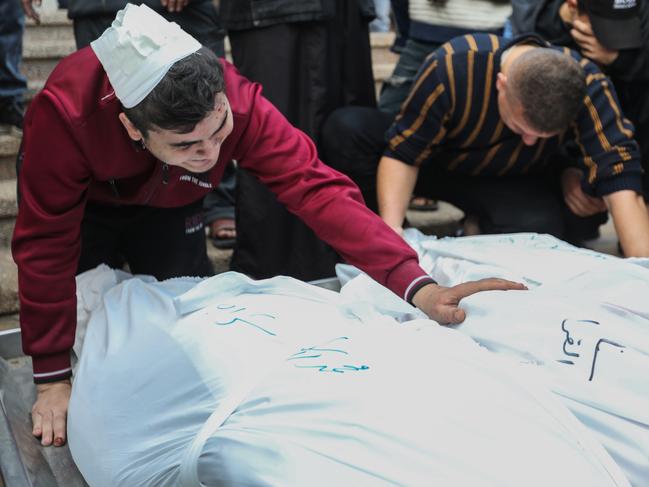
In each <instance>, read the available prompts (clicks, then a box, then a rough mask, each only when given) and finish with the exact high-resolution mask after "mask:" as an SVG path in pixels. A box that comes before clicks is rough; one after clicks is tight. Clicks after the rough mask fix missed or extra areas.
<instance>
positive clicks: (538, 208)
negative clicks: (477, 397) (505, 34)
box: [324, 34, 649, 256]
mask: <svg viewBox="0 0 649 487" xmlns="http://www.w3.org/2000/svg"><path fill="white" fill-rule="evenodd" d="M385 129H387V132H385ZM384 134H385V138H384ZM324 137H325V152H326V160H328V161H330V163H335V164H336V167H337V168H338V169H340V170H342V171H343V172H346V173H347V174H349V175H350V176H351V177H352V178H353V179H354V180H355V181H356V182H357V184H359V186H360V187H361V190H363V193H364V195H365V197H366V201H367V203H368V206H370V207H373V209H378V211H379V213H380V215H381V216H382V217H383V219H384V220H385V221H386V222H387V223H388V224H389V225H390V226H391V227H392V228H394V229H395V230H396V231H398V232H401V230H402V229H401V226H402V222H403V219H404V216H405V213H406V208H407V205H408V201H409V198H410V196H411V194H412V193H413V191H414V192H415V193H416V194H421V195H426V196H429V197H433V198H440V199H444V200H447V201H450V202H451V203H454V204H456V205H457V206H459V207H460V208H461V209H463V210H464V211H465V213H467V214H469V215H475V216H476V217H477V218H478V222H479V225H480V228H481V231H482V232H484V233H498V232H516V231H537V232H547V233H551V234H553V235H555V236H557V237H559V238H564V239H567V240H577V239H576V238H572V237H571V235H574V233H575V232H574V230H575V227H576V226H579V225H582V224H583V223H589V224H591V225H590V227H591V228H593V227H592V224H594V225H595V228H596V225H598V224H599V223H602V222H603V221H605V219H606V211H607V210H608V211H610V213H611V215H612V217H613V220H614V223H615V227H616V230H617V232H618V236H619V238H620V242H621V245H622V247H623V249H624V251H625V254H626V255H628V256H649V213H648V212H647V208H646V206H645V203H644V200H643V198H642V196H641V195H640V194H641V192H642V182H641V175H642V169H641V166H640V159H639V157H640V156H639V151H638V146H637V144H636V142H635V141H634V140H633V126H632V124H631V123H630V122H629V121H628V120H627V119H625V118H624V116H623V114H622V113H621V110H620V108H619V104H618V101H617V98H616V94H615V92H614V90H613V87H612V85H611V84H610V82H609V80H608V79H607V78H606V76H605V75H604V74H602V73H601V72H600V71H599V69H598V68H597V66H596V65H595V64H593V63H592V62H590V61H588V60H587V59H585V58H582V57H581V56H580V55H579V54H577V53H576V52H573V51H570V50H569V49H565V48H559V47H554V46H551V45H549V44H547V43H546V42H545V41H543V40H542V39H541V38H539V37H536V36H529V35H528V36H522V37H518V38H516V39H514V40H513V41H511V42H509V43H508V44H505V45H503V42H502V39H500V38H499V37H497V36H494V35H487V34H475V35H467V36H463V37H458V38H455V39H453V40H452V41H450V42H449V43H446V44H444V45H443V46H442V47H441V48H440V49H438V50H436V51H435V52H434V53H433V54H431V56H430V57H429V58H428V59H427V60H426V61H425V62H424V64H423V65H422V67H421V69H420V71H419V74H418V76H417V79H416V81H415V84H414V86H413V89H412V90H411V92H410V94H409V96H408V98H407V99H406V101H405V102H404V104H403V106H402V108H401V112H400V113H399V115H398V116H397V117H396V119H390V118H386V116H382V115H381V114H380V113H379V112H377V111H372V110H370V109H362V108H347V109H343V110H340V111H338V112H337V113H335V114H334V115H332V117H331V118H330V119H329V121H328V122H327V124H326V126H325V129H324ZM386 141H387V146H386ZM573 149H574V150H573ZM377 161H378V170H377ZM577 169H578V170H579V174H580V176H581V186H580V188H579V191H576V192H575V191H567V189H568V188H564V189H565V191H564V195H565V196H564V197H562V193H561V188H560V183H559V182H560V180H561V179H564V180H566V181H567V180H569V179H570V178H567V177H566V175H570V174H574V172H575V171H576V170H577ZM377 172H378V176H377V179H376V180H375V179H374V175H375V174H377ZM572 189H574V188H572ZM565 198H571V200H570V202H569V204H568V205H567V204H566V202H565V201H564V200H565ZM377 203H378V206H377ZM568 207H570V208H578V209H579V214H578V215H576V214H575V213H573V212H572V211H571V210H569V208H568Z"/></svg>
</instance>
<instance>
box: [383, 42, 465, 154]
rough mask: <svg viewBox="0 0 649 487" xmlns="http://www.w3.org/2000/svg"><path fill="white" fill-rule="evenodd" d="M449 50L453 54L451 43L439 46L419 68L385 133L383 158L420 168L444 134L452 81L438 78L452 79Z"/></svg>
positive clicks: (449, 108) (450, 102)
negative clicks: (399, 110)
mask: <svg viewBox="0 0 649 487" xmlns="http://www.w3.org/2000/svg"><path fill="white" fill-rule="evenodd" d="M448 49H451V52H452V47H451V45H450V44H445V45H444V46H442V47H441V48H440V49H438V50H437V51H435V52H434V53H433V54H431V55H430V56H429V57H428V58H427V59H426V61H425V62H424V63H423V64H422V66H421V68H420V69H419V72H418V73H417V76H416V77H415V82H414V84H413V88H412V90H411V91H410V94H409V95H408V98H406V100H405V101H404V102H403V105H402V106H401V112H400V113H399V115H398V116H397V117H396V119H395V121H394V123H393V124H392V126H391V127H390V128H389V129H388V131H387V133H386V139H387V143H388V145H387V148H386V150H385V152H384V155H385V156H387V157H392V158H394V159H397V160H399V161H402V162H404V163H406V164H409V165H415V166H419V165H421V164H422V162H424V161H425V160H426V159H427V158H428V157H429V156H430V154H431V151H432V148H433V147H434V146H435V145H436V144H439V142H440V141H441V140H442V139H443V138H444V136H445V135H446V129H445V127H444V124H445V123H446V121H447V119H448V117H449V116H450V113H451V105H452V100H451V98H452V96H451V95H452V93H449V92H450V91H452V89H451V88H449V85H452V81H447V83H448V84H447V83H444V82H442V81H441V79H446V80H452V77H453V75H452V70H453V65H452V57H451V55H450V53H449V52H448ZM449 70H450V71H449ZM453 89H454V87H453Z"/></svg>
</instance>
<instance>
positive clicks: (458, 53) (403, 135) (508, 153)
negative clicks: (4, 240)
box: [385, 34, 642, 196]
mask: <svg viewBox="0 0 649 487" xmlns="http://www.w3.org/2000/svg"><path fill="white" fill-rule="evenodd" d="M520 43H525V44H530V43H535V44H538V45H540V46H543V47H550V48H552V49H557V50H559V51H561V52H564V53H565V54H566V55H568V56H572V57H573V58H575V59H576V60H577V61H578V62H579V63H580V64H581V66H582V67H583V68H584V70H585V72H586V77H587V78H586V79H587V96H586V98H585V99H584V105H583V107H582V108H581V110H580V111H579V114H578V116H577V118H576V120H575V122H574V123H573V124H572V128H571V129H570V130H569V131H568V132H566V133H564V134H561V135H557V136H554V137H550V138H547V139H539V141H538V142H537V143H536V144H535V145H532V146H526V145H525V144H524V143H523V140H522V139H521V137H520V135H518V134H516V133H514V132H512V131H511V130H510V129H509V128H508V127H507V126H506V125H505V124H504V123H503V121H502V119H501V118H500V114H499V111H498V103H497V95H498V91H497V89H496V76H497V74H498V72H499V71H500V60H501V55H502V53H503V52H504V51H505V50H506V49H508V48H509V47H512V46H513V45H516V44H520ZM386 136H387V140H388V147H387V149H386V151H385V155H386V156H388V157H392V158H394V159H398V160H401V161H403V162H405V163H407V164H412V165H417V166H419V165H421V164H423V163H429V162H430V163H434V164H443V165H444V167H445V168H446V169H447V170H448V171H451V172H456V173H458V174H464V175H474V176H477V175H484V176H502V175H516V174H527V173H534V172H541V171H543V170H544V168H545V167H546V166H547V164H548V163H549V161H550V160H552V155H553V154H555V153H556V152H557V149H558V148H559V146H560V145H561V144H563V143H564V142H565V141H567V140H574V141H575V142H576V144H577V145H578V146H579V148H580V151H581V157H580V161H578V163H579V164H580V166H581V167H582V169H583V170H584V173H585V176H586V177H585V178H584V181H585V189H586V190H587V191H588V192H589V193H593V194H597V195H599V196H602V195H605V194H609V193H612V192H614V191H619V190H622V189H631V190H635V191H637V192H641V188H642V179H641V174H642V168H641V165H640V153H639V150H638V145H637V143H636V142H635V141H634V139H633V125H632V124H631V122H629V121H628V120H627V119H626V118H624V116H623V114H622V112H621V110H620V108H619V103H618V101H617V95H616V94H615V91H614V89H613V86H612V84H611V82H610V81H609V80H608V78H607V77H606V76H605V75H604V74H602V72H601V71H600V70H599V69H598V68H597V66H596V65H595V64H594V63H592V62H590V61H588V60H587V59H586V58H583V57H582V56H580V55H579V54H578V53H576V52H574V51H571V50H569V49H567V48H563V47H556V46H551V45H550V44H548V43H546V42H545V41H543V40H542V39H541V38H539V37H537V36H533V35H526V36H521V37H519V38H516V39H514V40H513V41H511V42H509V43H507V44H504V45H503V39H502V38H499V37H497V36H495V35H491V34H472V35H466V36H462V37H457V38H455V39H453V40H451V41H450V42H448V43H446V44H444V45H442V46H441V47H440V48H439V49H438V50H436V51H435V52H434V53H433V54H431V55H430V56H429V57H428V59H427V60H426V61H425V62H424V64H423V65H422V66H421V68H420V70H419V73H418V75H417V77H416V79H415V82H414V85H413V88H412V90H411V91H410V94H409V96H408V98H407V99H406V101H405V102H404V104H403V106H402V109H401V113H400V114H399V115H398V116H397V118H396V119H395V122H394V123H393V125H392V126H391V127H390V129H389V130H388V132H387V135H386Z"/></svg>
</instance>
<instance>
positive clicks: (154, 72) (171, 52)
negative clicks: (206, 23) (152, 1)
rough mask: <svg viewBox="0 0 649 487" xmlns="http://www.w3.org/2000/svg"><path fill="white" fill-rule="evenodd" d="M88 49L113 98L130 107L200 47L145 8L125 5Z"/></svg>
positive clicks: (159, 16)
mask: <svg viewBox="0 0 649 487" xmlns="http://www.w3.org/2000/svg"><path fill="white" fill-rule="evenodd" d="M90 46H91V47H92V50H93V51H95V54H96V55H97V57H98V58H99V61H100V62H101V64H102V66H103V67H104V70H105V71H106V74H107V75H108V79H109V80H110V83H111V85H113V88H114V89H115V95H117V98H119V100H120V101H121V102H122V105H124V106H125V107H126V108H132V107H134V106H135V105H137V104H138V103H140V102H141V101H142V100H143V99H144V98H145V97H146V96H147V95H148V94H149V93H151V91H152V90H153V88H155V87H156V85H157V84H158V83H159V82H160V80H161V79H162V78H163V77H164V75H165V74H167V71H169V68H170V67H171V66H172V65H173V64H174V63H175V62H176V61H179V60H180V59H182V58H184V57H187V56H189V55H190V54H192V53H193V52H196V51H198V49H200V47H201V44H200V43H199V42H198V41H197V40H196V39H194V38H193V37H192V36H190V35H189V34H187V33H186V32H184V31H183V30H182V29H181V28H180V27H179V26H178V24H176V23H175V22H168V21H167V20H165V18H164V17H162V16H161V15H159V14H157V13H156V12H154V11H153V10H151V9H150V8H149V7H147V6H146V5H140V6H136V5H133V4H130V3H129V4H127V5H126V7H125V8H124V9H122V10H120V11H119V12H117V17H115V20H114V21H113V23H112V25H111V26H110V27H109V28H108V29H106V30H105V31H104V33H103V34H102V35H101V37H99V39H97V40H95V41H93V42H91V43H90Z"/></svg>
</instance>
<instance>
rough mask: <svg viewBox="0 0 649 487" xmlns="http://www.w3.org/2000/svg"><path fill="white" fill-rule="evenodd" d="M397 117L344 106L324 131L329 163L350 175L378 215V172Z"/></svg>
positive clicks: (330, 118)
mask: <svg viewBox="0 0 649 487" xmlns="http://www.w3.org/2000/svg"><path fill="white" fill-rule="evenodd" d="M392 120H393V117H392V116H391V115H389V114H387V113H384V112H381V111H379V110H377V109H376V108H370V107H344V108H339V109H338V110H336V111H335V112H333V113H332V114H331V115H330V116H329V118H328V119H327V121H326V122H325V124H324V127H323V129H322V147H323V155H324V157H325V158H326V159H327V161H328V164H329V165H330V166H331V167H333V168H334V169H336V170H337V171H340V172H341V173H343V174H345V175H347V176H349V177H350V178H351V179H352V181H354V182H355V183H356V185H357V186H358V187H359V189H360V190H361V193H362V194H363V199H364V200H365V204H366V205H367V207H368V208H369V209H371V210H372V211H374V212H375V213H378V203H377V198H376V172H377V167H378V162H379V160H380V158H381V155H382V154H383V151H384V150H385V146H386V143H385V131H386V130H387V129H388V127H389V126H390V124H391V123H392Z"/></svg>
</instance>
